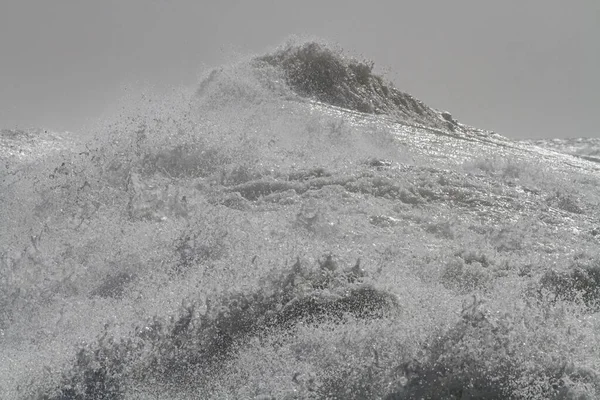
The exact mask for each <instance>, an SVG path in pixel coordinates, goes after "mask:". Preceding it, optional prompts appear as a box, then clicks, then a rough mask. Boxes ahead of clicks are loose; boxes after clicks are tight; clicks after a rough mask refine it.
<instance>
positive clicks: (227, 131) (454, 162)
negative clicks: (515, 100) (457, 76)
mask: <svg viewBox="0 0 600 400" xmlns="http://www.w3.org/2000/svg"><path fill="white" fill-rule="evenodd" d="M474 132H478V133H480V135H472V133H474ZM45 135H46V133H44V132H38V131H31V132H28V131H16V130H13V131H3V132H2V140H3V141H4V142H3V143H6V144H7V145H6V148H10V146H13V147H12V148H13V149H18V148H21V147H24V148H27V146H33V145H35V143H38V142H44V141H45V140H46V139H44V137H45ZM48 135H49V136H48V137H49V139H48V142H49V141H50V139H51V138H54V136H56V137H55V139H56V140H54V139H52V140H54V141H55V142H56V143H57V144H56V151H54V150H52V151H45V152H44V151H42V150H40V152H39V153H38V155H37V156H35V157H30V158H28V159H27V163H19V162H13V161H14V160H13V158H7V162H6V165H5V166H3V170H2V181H1V183H0V185H1V186H0V201H1V203H0V204H2V207H0V226H2V229H3V234H1V235H0V278H1V279H0V359H2V360H3V361H6V362H3V363H0V397H3V398H15V399H18V398H24V399H25V398H27V399H40V400H42V399H44V400H58V399H61V400H84V399H117V400H119V399H146V398H181V399H193V398H213V399H222V398H250V399H272V398H276V399H280V398H281V399H315V398H316V399H319V398H331V399H338V398H343V399H364V398H374V399H387V400H398V399H412V398H426V399H455V398H467V397H468V398H490V399H494V398H497V399H504V398H515V399H556V400H558V399H569V398H584V399H593V398H598V395H599V394H600V378H599V377H598V372H597V371H599V368H598V361H597V360H598V358H597V355H596V354H595V353H594V352H593V351H590V349H593V348H595V347H597V346H598V343H600V339H599V337H598V334H597V332H598V330H597V329H595V324H597V321H596V319H597V318H596V317H597V310H598V307H597V305H598V302H599V299H600V294H599V293H598V290H596V288H597V286H598V281H599V278H598V277H599V276H600V274H598V271H599V270H600V263H599V260H600V253H598V246H597V245H598V242H597V241H598V235H599V233H598V232H599V230H598V226H597V218H595V216H596V215H598V211H599V210H598V204H597V188H598V185H600V181H599V180H598V166H597V165H596V164H595V163H591V162H588V161H586V160H581V159H575V158H572V157H569V156H562V157H561V155H560V154H558V153H556V152H551V151H545V152H544V151H543V150H542V149H539V148H536V147H534V146H531V145H527V144H521V145H519V144H518V143H514V142H512V141H510V140H508V139H501V138H498V137H497V136H496V135H489V134H487V133H486V132H485V131H481V130H475V129H474V128H469V127H466V126H465V125H463V124H461V123H458V122H456V121H455V120H454V119H453V118H452V117H451V116H450V115H449V114H445V113H442V112H439V111H436V110H434V109H432V108H429V107H427V106H425V105H424V104H423V103H421V102H420V101H418V100H416V99H414V98H413V97H412V96H410V95H408V94H405V93H402V92H400V91H399V90H397V89H395V88H393V87H392V86H391V85H390V84H389V83H386V82H385V81H384V80H383V79H382V78H381V77H379V76H377V75H375V74H374V73H373V65H372V64H371V63H369V62H364V61H357V60H355V59H353V58H351V57H347V56H345V55H344V54H343V53H342V52H341V51H338V50H335V49H331V48H329V47H327V46H325V45H323V44H320V43H315V42H309V43H293V44H286V45H284V46H282V47H280V48H279V49H278V50H275V51H273V52H271V53H269V54H267V55H262V56H257V57H254V58H252V59H250V60H246V61H242V62H240V63H238V64H235V65H231V66H224V67H222V68H218V69H215V70H213V71H210V72H209V73H208V74H207V75H206V77H205V79H203V80H202V82H201V83H200V84H199V85H198V86H197V87H194V88H191V89H189V90H187V89H186V90H185V91H184V93H176V94H175V95H173V96H171V97H170V98H160V99H154V98H153V99H152V101H148V97H144V98H143V99H141V100H140V101H139V103H136V104H133V105H132V106H131V107H130V108H128V109H126V110H124V111H122V112H120V114H119V115H117V116H115V118H114V119H113V120H107V121H104V124H100V126H99V127H98V128H97V131H95V132H90V133H89V135H88V136H90V137H91V138H90V139H89V140H87V141H86V142H84V143H81V144H77V146H75V145H74V144H72V142H71V141H70V137H69V135H66V134H65V135H62V134H61V135H54V134H48ZM63 136H64V137H63ZM59 144H60V146H59ZM61 146H62V147H61ZM32 154H33V153H32ZM11 157H12V156H11ZM3 161H4V160H3ZM4 232H6V234H4ZM549 265H551V266H553V269H552V270H550V269H549V268H548V266H549ZM594 346H595V347H594Z"/></svg>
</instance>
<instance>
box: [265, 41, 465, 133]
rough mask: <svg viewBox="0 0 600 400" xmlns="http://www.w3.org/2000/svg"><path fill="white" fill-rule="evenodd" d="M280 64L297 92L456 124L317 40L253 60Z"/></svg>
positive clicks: (441, 125) (346, 104) (415, 118)
mask: <svg viewBox="0 0 600 400" xmlns="http://www.w3.org/2000/svg"><path fill="white" fill-rule="evenodd" d="M254 62H255V64H256V65H257V66H259V67H260V66H261V65H268V66H272V67H275V68H277V69H280V70H281V71H282V72H283V75H284V77H285V79H286V81H287V84H288V85H289V86H290V87H291V89H292V90H293V91H294V92H296V93H297V94H298V95H300V96H302V97H308V98H312V99H315V100H318V101H320V102H323V103H327V104H331V105H334V106H338V107H342V108H346V109H350V110H354V111H359V112H363V113H370V114H385V115H390V116H393V117H397V118H399V119H401V120H403V121H407V122H415V123H419V124H423V125H427V126H433V127H436V128H442V129H451V130H455V129H456V128H458V124H457V123H456V121H454V120H453V119H452V118H451V117H450V118H448V117H446V118H444V117H443V116H442V114H441V113H440V112H437V111H435V110H433V109H432V108H430V107H428V106H427V105H425V104H424V103H423V102H421V101H419V100H417V99H415V98H414V97H413V96H411V95H410V94H408V93H404V92H401V91H399V90H398V89H396V88H395V87H394V86H392V84H391V83H389V82H386V81H384V79H383V78H382V77H381V76H379V75H376V74H374V73H373V66H374V63H373V62H371V61H360V60H357V59H354V58H352V57H347V56H345V55H344V54H343V53H342V51H341V50H337V49H333V48H331V47H330V46H327V45H324V44H321V43H317V42H305V43H301V44H296V43H294V44H288V45H286V46H285V47H282V48H280V49H279V50H277V51H275V52H273V53H271V54H267V55H264V56H261V57H257V58H255V60H254Z"/></svg>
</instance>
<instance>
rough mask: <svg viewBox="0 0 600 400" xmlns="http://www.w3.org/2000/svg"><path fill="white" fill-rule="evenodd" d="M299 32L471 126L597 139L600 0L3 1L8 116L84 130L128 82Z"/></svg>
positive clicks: (1, 43)
mask: <svg viewBox="0 0 600 400" xmlns="http://www.w3.org/2000/svg"><path fill="white" fill-rule="evenodd" d="M291 34H300V35H303V34H306V35H313V36H317V37H320V38H323V39H325V40H328V41H330V42H333V43H337V44H339V45H340V46H341V47H343V48H344V49H346V50H347V51H348V52H350V53H351V54H354V55H357V56H359V57H364V58H368V59H371V60H373V61H374V62H375V64H376V68H378V69H379V70H380V71H385V72H386V77H387V78H388V79H390V80H391V81H392V82H394V84H395V85H396V87H398V88H399V89H401V90H403V91H407V92H409V93H411V94H413V95H414V96H415V97H417V98H419V99H421V100H423V101H424V102H425V103H426V104H428V105H430V106H432V107H435V108H439V109H444V110H448V111H450V112H452V113H453V115H454V116H455V117H456V118H457V119H459V120H460V121H461V122H464V123H467V124H470V125H474V126H477V127H481V128H486V129H492V130H495V131H497V132H498V133H501V134H503V135H506V136H510V137H580V136H595V137H598V136H600V130H599V129H598V123H597V119H598V116H597V114H598V113H599V111H600V79H599V77H598V74H599V71H600V1H598V0H570V1H566V0H494V1H487V0H454V1H448V0H437V1H427V0H413V1H402V0H395V1H394V0H390V1H366V0H361V1H355V0H332V1H327V0H301V1H286V0H272V1H266V0H245V1H233V0H220V1H219V0H214V1H207V0H205V1H202V0H180V1H177V0H171V1H166V0H165V1H159V0H102V1H94V0H52V1H49V0H37V1H32V0H1V4H0V126H2V127H8V128H13V127H23V128H26V127H44V128H48V129H54V130H71V131H78V130H81V129H82V128H83V126H85V124H86V123H87V122H88V121H90V119H93V118H96V117H97V116H99V115H100V114H102V113H103V112H104V111H105V110H106V109H107V108H110V106H111V104H114V103H115V102H116V100H117V99H118V98H120V97H122V96H124V95H125V94H124V88H125V87H128V86H139V85H146V84H154V85H156V86H157V87H158V88H163V89H164V88H168V87H170V86H172V85H182V84H184V85H188V84H193V83H194V82H195V81H196V79H197V76H198V74H199V73H200V72H201V71H202V68H205V67H207V66H217V65H219V64H221V63H223V62H227V61H231V60H232V54H234V53H235V52H239V53H242V54H249V53H257V54H258V53H261V52H263V51H265V50H266V49H268V48H271V47H273V46H275V45H277V44H279V43H281V42H282V41H283V40H284V39H285V38H286V37H287V36H289V35H291Z"/></svg>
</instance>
